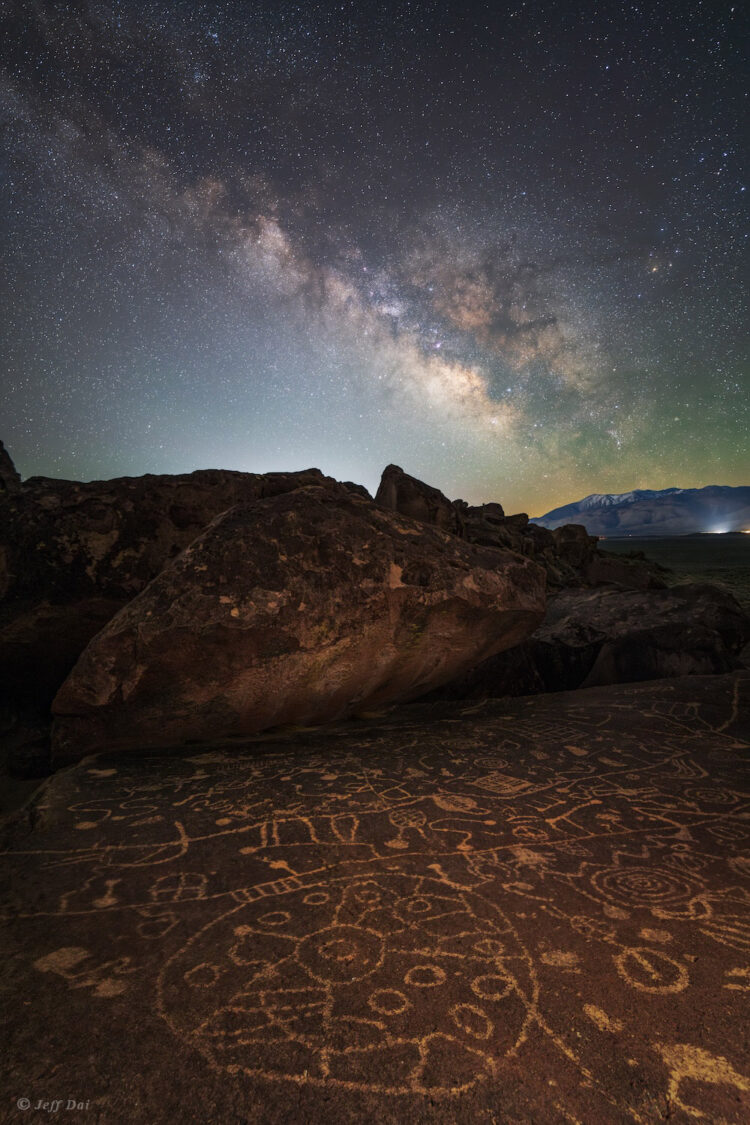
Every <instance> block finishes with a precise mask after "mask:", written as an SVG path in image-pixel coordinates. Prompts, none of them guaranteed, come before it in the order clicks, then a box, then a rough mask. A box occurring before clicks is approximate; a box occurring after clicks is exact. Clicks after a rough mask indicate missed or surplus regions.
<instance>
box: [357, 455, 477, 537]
mask: <svg viewBox="0 0 750 1125" xmlns="http://www.w3.org/2000/svg"><path fill="white" fill-rule="evenodd" d="M375 503H376V504H380V506H381V507H382V508H387V509H388V510H389V511H391V512H399V513H400V514H401V515H402V516H409V517H410V518H411V519H414V520H420V521H421V522H422V523H429V524H432V525H433V526H434V527H440V528H442V530H443V531H452V532H460V530H461V524H462V521H461V519H460V515H459V510H458V509H457V508H456V506H455V505H454V504H452V503H451V501H450V500H449V499H448V497H447V496H444V495H443V493H442V492H441V491H440V489H439V488H433V487H432V486H431V485H429V484H425V483H424V482H423V481H421V480H417V478H416V477H411V476H409V474H408V473H405V472H404V470H403V469H401V468H399V466H398V465H387V466H386V467H385V469H384V470H383V475H382V477H381V478H380V485H379V487H378V491H377V492H376V493H375Z"/></svg>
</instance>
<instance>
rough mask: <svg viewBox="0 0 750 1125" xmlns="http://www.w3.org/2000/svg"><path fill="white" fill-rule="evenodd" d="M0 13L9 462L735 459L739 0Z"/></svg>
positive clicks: (510, 482)
mask: <svg viewBox="0 0 750 1125" xmlns="http://www.w3.org/2000/svg"><path fill="white" fill-rule="evenodd" d="M0 12H1V18H2V36H3V40H2V41H3V42H4V44H5V48H4V58H3V67H2V74H1V75H0V110H1V112H2V121H3V149H2V151H3V160H2V164H1V165H0V171H1V174H2V181H3V182H2V188H3V198H4V200H5V203H6V206H5V209H4V245H5V247H6V253H5V256H4V264H3V266H2V296H3V306H4V309H5V321H6V331H5V334H4V338H3V342H2V345H1V346H0V362H1V363H2V372H3V382H4V386H5V392H4V395H3V402H4V409H3V411H2V415H3V420H2V434H1V435H0V436H2V437H3V439H4V441H5V442H6V445H7V446H8V448H9V450H10V452H11V453H12V455H13V456H14V458H15V460H16V462H17V464H18V466H19V469H20V470H21V472H22V473H23V474H24V475H29V474H31V473H37V474H39V473H41V474H46V475H50V476H63V477H75V478H79V479H91V478H94V477H99V478H101V477H108V476H113V475H121V474H126V473H128V474H139V473H143V472H185V471H190V470H191V469H194V468H200V467H209V466H214V467H224V468H235V469H244V470H249V471H260V472H262V471H268V470H270V469H295V468H303V467H308V466H310V465H313V464H314V465H317V466H318V467H319V468H322V469H323V470H324V471H326V472H328V473H330V474H332V475H334V476H336V477H339V478H341V479H353V480H357V481H361V482H363V483H365V484H366V485H367V486H368V487H370V488H371V489H372V488H374V487H376V485H377V480H378V477H379V473H380V470H381V469H382V467H383V466H384V465H385V464H386V463H387V462H389V461H395V462H396V463H398V464H401V465H402V466H403V467H404V468H405V469H406V470H407V471H408V472H411V473H413V474H415V475H417V476H420V477H422V478H423V479H425V480H427V481H429V482H430V483H432V484H435V485H437V486H438V487H440V488H442V489H443V491H445V492H447V493H448V494H449V495H450V496H452V497H454V496H459V495H460V496H462V497H464V498H465V499H467V500H470V501H473V502H479V501H483V500H490V499H496V500H500V501H501V502H502V503H503V504H504V505H505V506H506V509H508V510H510V509H513V510H518V509H524V510H527V511H530V512H532V513H534V514H539V513H541V512H543V511H546V510H547V509H549V508H552V507H553V506H556V505H558V504H562V503H565V502H568V501H570V500H572V499H575V498H577V497H578V496H581V495H584V494H586V493H589V492H610V491H626V490H628V489H631V488H637V487H651V488H660V487H666V486H670V485H675V484H676V485H679V486H681V487H696V486H701V485H704V484H709V483H720V484H745V483H747V477H748V468H749V467H750V466H749V465H748V458H747V446H748V441H747V434H748V423H749V421H750V419H749V418H748V401H750V395H748V384H747V339H748V327H749V326H748V323H747V311H746V301H745V300H743V292H744V291H745V290H744V286H745V285H746V282H747V277H746V275H745V276H743V269H746V264H747V260H748V259H747V248H748V242H747V224H746V209H747V193H746V191H745V187H746V181H745V179H744V177H743V169H742V143H741V138H742V128H741V125H742V121H743V114H744V113H745V112H746V106H747V97H746V89H745V84H744V81H743V42H746V41H747V37H746V31H747V28H746V27H743V26H742V25H741V22H740V20H741V9H740V8H739V6H735V5H733V4H731V3H727V4H723V3H694V4H690V5H687V6H685V5H684V4H681V3H678V2H676V0H673V2H669V0H668V2H666V3H663V4H658V5H656V4H645V3H625V4H620V3H616V4H615V3H594V2H593V0H588V2H586V0H580V2H577V3H576V2H566V0H563V2H561V3H552V2H546V0H542V2H541V3H534V4H532V3H528V2H527V3H521V2H516V3H511V4H508V5H505V4H494V3H486V4H473V5H469V6H463V5H455V4H449V3H447V2H440V0H426V2H419V3H416V2H415V3H409V2H405V3H393V4H391V3H384V4H379V5H365V4H361V3H359V2H356V0H348V2H347V0H339V2H338V3H336V4H328V3H322V2H319V3H313V2H310V3H296V4H295V3H288V2H285V0H273V2H262V0H259V2H257V3H253V4H235V3H229V2H227V0H224V2H221V3H216V4H200V3H187V2H183V0H169V2H167V0H163V2H146V3H133V2H126V0H121V2H117V0H102V2H95V0H80V2H77V3H62V2H54V3H53V2H50V0H37V2H35V3H33V4H29V3H12V2H7V3H5V4H3V5H2V7H0ZM745 174H746V173H745Z"/></svg>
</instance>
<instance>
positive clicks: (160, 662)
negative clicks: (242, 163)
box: [53, 485, 545, 762]
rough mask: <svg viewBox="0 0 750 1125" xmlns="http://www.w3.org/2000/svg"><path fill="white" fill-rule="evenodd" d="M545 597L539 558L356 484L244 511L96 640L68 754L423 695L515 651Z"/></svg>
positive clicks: (72, 715) (63, 752)
mask: <svg viewBox="0 0 750 1125" xmlns="http://www.w3.org/2000/svg"><path fill="white" fill-rule="evenodd" d="M544 602H545V575H544V571H543V570H542V569H541V568H540V567H538V566H536V565H535V564H534V563H533V562H532V561H531V560H529V559H524V558H522V557H520V556H518V555H516V554H513V553H511V552H508V551H503V550H498V549H497V548H490V547H482V546H478V545H475V544H471V543H467V542H463V541H461V540H460V539H458V538H457V537H456V536H454V535H450V534H446V533H445V532H443V531H441V530H439V529H438V528H436V527H429V526H428V525H426V524H424V523H419V522H417V521H415V520H411V519H408V518H406V517H404V516H401V515H398V514H396V513H393V512H388V511H385V510H384V509H382V508H380V507H378V506H376V505H375V504H373V503H372V502H371V501H368V500H366V499H365V498H363V497H361V496H359V495H357V494H356V493H354V492H352V491H348V490H347V489H345V488H344V487H343V486H337V488H335V489H332V488H330V487H329V488H326V487H323V486H322V485H314V486H310V487H303V488H298V489H296V490H295V491H293V492H288V493H285V494H283V495H277V496H275V497H271V498H268V499H264V500H259V501H257V502H256V503H254V504H244V505H238V506H237V507H235V508H233V509H232V510H230V511H229V512H227V513H225V514H224V515H223V516H221V517H219V518H218V519H217V520H216V521H214V523H212V524H211V525H210V526H209V528H208V529H207V530H206V531H205V532H204V534H203V535H201V536H200V537H199V538H198V539H197V540H196V541H195V542H194V543H193V544H192V545H191V546H190V547H189V548H188V549H187V550H185V551H184V552H183V553H182V554H181V555H180V556H179V558H178V559H176V560H175V561H174V562H173V563H172V564H171V565H170V566H168V567H167V568H166V569H165V570H164V571H163V572H162V573H161V574H160V575H159V576H158V577H157V578H155V579H154V581H153V582H151V584H150V585H149V586H148V587H147V588H146V589H145V590H144V591H143V592H142V593H141V594H140V595H138V597H136V598H135V599H134V600H133V601H132V602H131V603H130V604H129V605H128V606H127V607H126V608H125V609H124V610H122V611H121V612H120V613H119V614H118V615H117V616H116V617H115V618H114V619H113V620H112V621H111V622H110V623H109V625H107V626H106V628H105V629H103V630H102V632H101V633H99V634H98V636H97V637H95V638H94V639H93V640H92V641H91V642H90V644H89V645H88V647H87V649H86V650H85V652H84V653H83V655H82V656H81V658H80V660H79V661H78V663H77V665H76V667H75V668H74V670H73V672H72V673H71V675H70V676H69V677H68V679H67V680H66V682H65V684H64V685H63V687H62V688H61V690H60V692H59V693H58V695H57V697H56V699H55V702H54V707H53V710H54V712H55V715H56V717H57V718H56V723H55V732H54V738H53V748H54V755H55V759H56V761H58V762H60V761H65V760H70V759H73V758H80V757H81V756H82V755H83V754H85V753H87V752H90V751H92V750H98V749H101V748H103V747H105V746H106V747H120V748H131V747H138V746H143V745H174V744H179V743H182V742H184V741H185V740H188V739H190V740H207V739H216V738H222V737H224V738H228V737H232V736H237V735H246V734H249V733H253V732H255V731H258V730H262V729H265V728H268V727H272V726H277V725H283V724H289V723H320V722H324V721H326V720H331V719H336V718H339V717H342V716H345V715H347V714H352V713H355V712H357V711H361V710H363V709H367V708H370V707H373V706H377V705H380V704H383V703H389V702H392V701H394V700H405V699H411V698H414V697H417V696H419V695H421V694H424V693H425V692H427V691H429V690H430V689H431V688H433V687H436V686H438V685H439V684H443V683H446V682H448V681H449V680H452V679H454V678H455V677H456V676H460V675H461V674H462V673H463V672H464V671H465V670H466V669H467V668H468V667H470V666H471V665H472V664H474V663H476V662H477V661H480V660H483V659H485V658H486V657H488V656H490V655H491V654H493V653H495V652H499V651H500V650H501V649H503V648H508V647H511V646H513V645H517V644H518V643H519V642H520V641H522V640H523V639H524V637H526V636H528V635H529V634H530V633H531V632H532V631H533V630H534V628H535V627H536V626H537V625H538V623H539V622H540V620H541V618H542V616H543V612H544Z"/></svg>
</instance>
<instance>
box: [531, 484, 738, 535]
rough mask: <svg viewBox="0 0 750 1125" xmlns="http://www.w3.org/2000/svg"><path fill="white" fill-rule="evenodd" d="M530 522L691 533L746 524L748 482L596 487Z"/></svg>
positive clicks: (601, 530)
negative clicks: (618, 488)
mask: <svg viewBox="0 0 750 1125" xmlns="http://www.w3.org/2000/svg"><path fill="white" fill-rule="evenodd" d="M532 522H533V523H538V524H541V525H542V527H548V528H555V527H560V526H562V524H565V523H582V524H584V525H585V527H586V528H587V530H588V532H589V534H590V535H604V536H617V535H633V536H648V535H691V534H696V533H698V532H716V531H744V530H746V529H750V486H744V487H739V488H732V487H730V486H728V485H718V484H712V485H708V486H707V487H706V488H662V489H650V488H636V489H634V490H633V491H632V492H620V493H610V494H607V493H598V492H594V493H592V494H591V495H590V496H584V498H583V500H577V501H576V502H575V503H574V504H565V505H564V506H563V507H562V508H554V509H553V510H552V511H551V512H547V513H546V515H543V516H537V517H535V518H534V519H533V520H532Z"/></svg>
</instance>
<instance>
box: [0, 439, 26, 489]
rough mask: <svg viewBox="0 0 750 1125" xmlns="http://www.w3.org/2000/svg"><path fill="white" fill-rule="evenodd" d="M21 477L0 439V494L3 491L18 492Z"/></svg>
mask: <svg viewBox="0 0 750 1125" xmlns="http://www.w3.org/2000/svg"><path fill="white" fill-rule="evenodd" d="M20 487H21V478H20V476H19V475H18V472H17V471H16V466H15V465H14V464H13V461H12V459H11V456H10V454H9V453H8V451H7V449H6V448H5V446H4V445H3V443H2V442H1V441H0V496H2V495H3V493H9V492H18V490H19V488H20Z"/></svg>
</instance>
